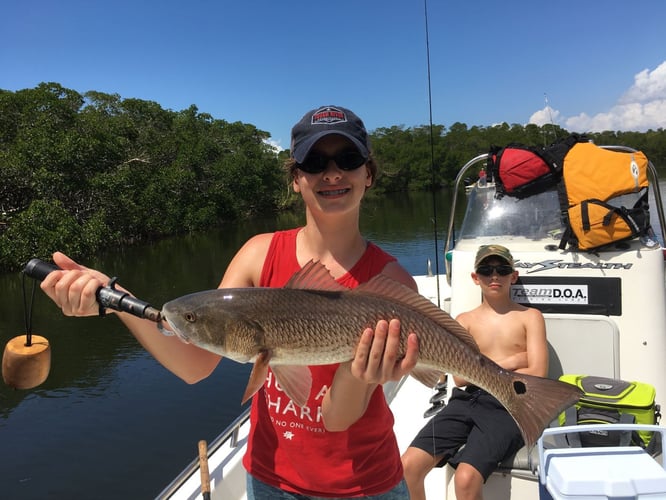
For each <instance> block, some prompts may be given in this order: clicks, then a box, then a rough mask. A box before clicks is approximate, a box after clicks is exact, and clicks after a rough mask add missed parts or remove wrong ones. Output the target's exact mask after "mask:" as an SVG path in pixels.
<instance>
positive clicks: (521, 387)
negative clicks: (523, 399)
mask: <svg viewBox="0 0 666 500" xmlns="http://www.w3.org/2000/svg"><path fill="white" fill-rule="evenodd" d="M513 390H514V391H515V392H516V394H525V393H526V392H527V387H526V386H525V383H524V382H523V381H522V380H514V381H513Z"/></svg>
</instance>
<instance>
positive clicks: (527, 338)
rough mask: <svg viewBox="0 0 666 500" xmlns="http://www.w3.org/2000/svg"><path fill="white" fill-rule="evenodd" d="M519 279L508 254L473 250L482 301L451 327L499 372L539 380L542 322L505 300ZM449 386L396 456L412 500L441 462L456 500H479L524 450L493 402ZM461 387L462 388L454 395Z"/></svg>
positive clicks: (498, 249) (544, 368)
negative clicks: (438, 407)
mask: <svg viewBox="0 0 666 500" xmlns="http://www.w3.org/2000/svg"><path fill="white" fill-rule="evenodd" d="M517 279H518V271H516V270H515V268H514V261H513V256H512V255H511V252H510V251H509V250H508V249H507V248H505V247H503V246H501V245H483V246H481V247H479V250H478V252H477V254H476V259H475V261H474V272H473V273H472V280H473V281H474V283H476V284H477V285H478V286H479V287H480V288H481V294H482V297H483V299H482V302H481V305H479V306H478V307H477V308H475V309H472V310H471V311H467V312H464V313H461V314H460V315H459V316H458V317H457V318H456V320H457V321H458V322H459V323H460V324H461V325H463V326H464V327H465V328H466V329H467V330H468V331H469V333H470V334H471V335H472V337H474V340H476V342H477V344H478V345H479V349H480V350H481V352H482V353H483V354H485V355H486V356H487V357H489V358H490V359H492V360H493V361H495V362H496V363H497V364H499V365H500V366H502V367H503V368H505V369H507V370H513V371H516V372H520V373H527V374H529V375H537V376H540V377H545V376H546V374H547V372H548V347H547V342H546V327H545V322H544V319H543V315H542V314H541V312H539V311H538V310H537V309H533V308H529V307H525V306H523V305H521V304H518V303H516V302H514V301H513V300H512V299H511V285H512V284H514V283H515V282H516V280H517ZM454 382H455V384H456V386H457V387H456V388H454V389H453V394H452V396H451V399H450V401H449V403H448V405H447V406H446V407H445V408H444V409H443V410H442V411H440V412H439V413H438V414H437V415H435V416H434V417H433V418H432V419H431V420H430V421H429V422H428V423H427V424H426V425H425V426H424V427H423V429H421V431H420V432H419V433H418V435H417V436H416V438H415V439H414V441H413V442H412V444H411V446H410V447H409V448H408V449H407V450H406V451H405V453H404V454H403V456H402V462H403V467H404V470H405V479H406V480H407V486H408V488H409V493H410V495H411V499H412V500H423V499H425V489H424V480H425V477H426V475H427V474H428V472H430V471H431V470H432V469H433V467H443V466H444V465H446V464H447V463H449V464H451V466H453V467H454V468H455V469H456V473H455V476H454V486H455V492H456V498H457V499H458V500H465V499H477V500H478V499H482V498H483V496H482V488H483V484H484V483H485V481H486V480H487V479H488V477H489V476H490V474H491V473H492V472H493V471H494V470H495V469H496V468H497V465H498V464H499V463H500V462H501V461H502V460H503V459H504V458H506V457H507V456H509V455H511V454H512V453H515V452H516V451H517V450H518V449H519V448H520V447H521V446H523V439H522V437H521V434H520V431H519V430H518V427H517V426H516V424H515V422H514V421H513V419H512V418H511V416H510V415H509V413H508V412H507V411H506V410H505V409H504V407H502V405H501V404H500V403H499V402H498V401H497V400H496V399H495V398H494V397H493V396H491V395H490V394H488V393H487V392H485V391H484V390H482V389H479V388H478V387H475V386H472V385H468V383H467V381H465V380H463V379H461V378H459V377H454ZM462 386H466V387H465V388H459V387H462ZM463 445H465V446H464V447H462V446H463ZM461 448H462V449H461Z"/></svg>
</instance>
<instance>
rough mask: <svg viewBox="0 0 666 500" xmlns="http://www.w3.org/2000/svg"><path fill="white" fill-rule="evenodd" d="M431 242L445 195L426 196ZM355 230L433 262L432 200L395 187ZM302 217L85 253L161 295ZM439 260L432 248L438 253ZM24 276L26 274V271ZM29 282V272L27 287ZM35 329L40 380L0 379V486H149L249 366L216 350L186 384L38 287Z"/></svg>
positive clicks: (4, 489) (205, 282) (118, 333)
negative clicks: (34, 383)
mask: <svg viewBox="0 0 666 500" xmlns="http://www.w3.org/2000/svg"><path fill="white" fill-rule="evenodd" d="M436 205H437V209H438V210H437V213H438V220H437V228H438V234H439V236H440V238H439V243H438V250H439V253H440V254H442V251H443V238H444V233H445V229H446V225H447V223H448V212H449V208H450V198H449V195H448V193H440V194H438V196H437V200H436ZM364 212H365V213H364V215H363V232H364V234H365V235H366V236H367V237H368V239H370V240H372V241H374V242H375V243H377V244H379V245H380V246H382V247H383V248H384V249H385V250H387V251H389V252H390V253H392V254H393V255H395V256H396V257H397V258H398V259H399V260H400V262H401V263H402V264H403V265H404V266H405V267H406V268H407V270H408V271H409V272H411V273H412V274H425V272H426V269H427V267H426V266H427V261H428V259H430V260H431V261H432V262H433V270H434V269H435V244H434V241H433V227H434V225H433V217H432V213H433V200H432V196H431V195H430V194H429V193H426V194H418V193H416V194H409V195H405V194H400V195H397V196H392V197H388V198H385V199H382V200H380V201H375V202H369V203H367V204H366V206H365V207H364ZM300 224H302V220H301V219H300V218H299V217H295V216H280V217H278V218H275V219H270V220H254V221H249V222H243V223H242V224H237V225H230V226H229V227H226V228H225V229H223V230H221V231H214V232H213V231H211V232H210V233H208V234H197V235H191V236H187V237H181V238H174V239H170V240H166V241H162V242H159V243H157V244H153V245H150V246H147V247H140V248H132V249H125V250H118V251H115V252H109V253H108V254H107V255H104V256H100V257H99V258H97V259H95V260H94V261H91V262H86V264H87V265H90V266H92V267H97V268H99V269H102V270H104V271H105V272H107V273H108V274H110V275H115V276H118V277H119V282H120V283H122V284H123V285H124V286H126V287H128V288H129V289H131V290H132V291H133V292H134V294H135V295H137V296H138V297H139V298H141V299H143V300H146V301H149V302H150V303H151V304H152V305H154V306H156V307H159V306H160V305H161V304H162V303H164V302H166V301H167V300H170V299H172V298H175V297H178V296H180V295H184V294H186V293H191V292H194V291H199V290H204V289H209V288H215V287H216V286H217V285H218V283H219V281H220V278H221V276H222V274H223V272H224V269H225V268H226V266H227V264H228V262H229V260H230V259H231V257H232V256H233V254H234V253H235V252H236V250H237V249H238V248H239V247H240V246H241V245H242V244H243V243H244V242H245V240H246V239H247V238H248V237H250V236H252V235H253V234H256V233H258V232H264V231H273V230H275V229H281V228H288V227H294V226H297V225H300ZM439 265H440V270H441V271H442V272H443V269H444V268H443V264H442V260H441V259H440V261H439ZM21 276H22V275H21V274H11V275H0V297H1V299H2V300H0V341H1V342H2V346H4V345H5V343H6V342H7V341H8V340H9V339H10V338H12V337H14V336H17V335H20V334H22V333H23V332H24V331H25V328H24V307H23V303H22V279H21ZM28 281H30V280H28ZM31 285H32V283H31V282H29V283H28V287H30V286H31ZM33 318H34V319H33V332H34V333H35V334H39V335H42V336H45V337H46V338H47V339H49V341H50V343H51V349H52V365H51V372H50V375H49V378H48V380H47V381H46V382H45V383H44V384H42V385H41V386H40V387H38V388H36V389H32V390H28V391H14V390H12V389H10V388H8V387H6V386H5V385H4V384H2V383H0V497H1V498H12V499H32V498H35V499H48V498H58V499H78V498H95V499H106V498H109V499H110V498H114V499H115V498H153V497H154V496H155V495H156V494H158V493H159V492H160V491H161V490H162V489H163V488H164V487H165V486H166V485H167V484H168V483H169V482H170V481H171V479H172V478H173V477H174V476H176V475H177V474H178V473H179V472H180V471H181V470H182V469H183V468H184V467H185V466H186V465H187V464H188V463H189V462H190V460H192V459H193V458H194V457H195V456H196V453H197V442H198V441H199V440H200V439H206V440H208V441H211V440H212V439H214V438H215V437H216V436H217V435H218V434H219V433H220V432H221V431H222V430H223V429H224V428H225V427H226V426H227V425H228V424H229V423H230V422H231V421H232V420H233V419H234V418H235V417H236V416H237V415H238V414H239V413H240V411H241V410H242V407H241V406H240V399H241V395H242V393H243V390H244V388H245V383H246V381H247V375H248V373H249V369H250V366H246V365H239V364H236V363H234V362H232V361H228V360H223V361H222V362H221V364H220V365H219V366H218V368H217V370H216V371H215V373H214V374H213V375H212V376H211V377H209V378H208V379H206V380H205V381H203V382H201V383H199V384H196V385H193V386H189V385H187V384H185V383H184V382H182V381H181V380H180V379H178V378H177V377H175V376H174V375H172V374H171V373H169V372H168V371H167V370H166V369H164V368H162V367H161V365H159V364H158V363H157V362H156V361H154V360H153V358H152V357H151V356H150V355H148V354H146V352H145V351H144V350H143V349H142V348H141V347H140V346H139V345H138V343H137V342H136V341H135V340H134V337H132V335H131V334H130V333H129V332H128V331H127V330H126V329H125V328H124V327H123V326H122V325H121V324H120V322H119V321H118V320H117V319H116V318H114V317H109V318H66V317H64V316H62V315H61V314H60V312H59V310H57V309H56V308H55V306H54V305H53V304H52V303H51V302H50V301H49V300H48V299H47V298H46V296H44V295H43V294H42V293H41V291H39V290H38V293H37V294H36V301H35V305H34V315H33Z"/></svg>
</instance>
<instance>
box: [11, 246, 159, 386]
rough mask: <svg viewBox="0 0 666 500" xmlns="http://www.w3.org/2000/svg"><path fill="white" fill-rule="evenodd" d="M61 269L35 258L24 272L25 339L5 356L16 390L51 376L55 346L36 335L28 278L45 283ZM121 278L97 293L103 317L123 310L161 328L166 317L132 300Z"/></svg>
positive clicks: (15, 342) (18, 340) (19, 339)
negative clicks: (121, 285) (119, 286)
mask: <svg viewBox="0 0 666 500" xmlns="http://www.w3.org/2000/svg"><path fill="white" fill-rule="evenodd" d="M58 270H60V268H59V267H58V266H56V265H55V264H52V263H49V262H44V261H42V260H39V259H32V260H31V261H30V262H28V263H27V264H26V266H25V268H24V269H23V279H24V285H23V288H24V292H23V300H24V307H25V310H26V311H25V329H26V332H25V336H23V335H19V336H18V337H14V338H13V339H11V340H10V341H9V342H8V343H7V344H6V345H5V350H4V352H3V354H2V378H3V380H4V382H5V383H6V384H7V385H8V386H10V387H13V388H14V389H32V388H33V387H37V386H38V385H40V384H42V383H43V382H44V381H45V380H46V379H47V377H48V374H49V371H50V368H51V346H50V344H49V341H48V340H47V339H46V338H45V337H42V336H40V335H34V334H33V332H32V303H30V305H28V303H27V301H26V296H25V277H26V276H27V277H30V278H33V279H35V280H39V281H44V278H46V277H47V276H48V275H49V274H51V273H52V272H53V271H58ZM116 281H117V278H111V280H109V284H108V285H106V286H100V287H99V288H98V289H97V291H96V292H95V298H96V299H97V303H98V304H99V315H100V316H104V315H105V314H106V310H107V309H113V310H115V311H123V312H126V313H129V314H132V315H133V316H137V317H139V318H144V319H148V320H150V321H154V322H156V323H158V326H159V325H161V320H162V315H161V313H160V311H159V310H158V309H155V308H154V307H153V306H151V305H150V304H148V302H144V301H143V300H139V299H137V298H136V297H132V296H131V295H130V294H129V293H127V292H125V291H122V290H118V289H117V288H116V287H115V285H116ZM34 293H35V286H34V284H33V289H32V299H34Z"/></svg>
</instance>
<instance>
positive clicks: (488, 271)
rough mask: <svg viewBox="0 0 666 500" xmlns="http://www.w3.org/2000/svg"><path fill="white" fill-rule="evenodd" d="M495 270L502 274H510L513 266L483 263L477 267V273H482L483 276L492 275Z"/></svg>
mask: <svg viewBox="0 0 666 500" xmlns="http://www.w3.org/2000/svg"><path fill="white" fill-rule="evenodd" d="M493 271H496V272H497V274H499V275H500V276H508V275H509V274H511V273H512V272H513V267H511V266H510V265H508V264H500V265H498V266H491V265H490V264H483V265H482V266H479V267H477V268H476V274H480V275H481V276H492V274H493Z"/></svg>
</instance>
